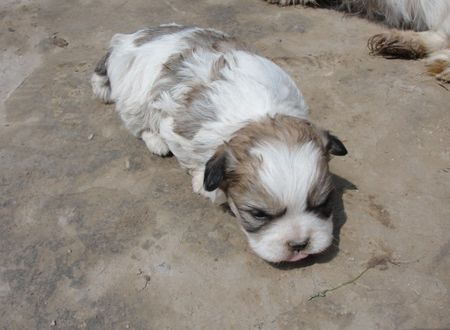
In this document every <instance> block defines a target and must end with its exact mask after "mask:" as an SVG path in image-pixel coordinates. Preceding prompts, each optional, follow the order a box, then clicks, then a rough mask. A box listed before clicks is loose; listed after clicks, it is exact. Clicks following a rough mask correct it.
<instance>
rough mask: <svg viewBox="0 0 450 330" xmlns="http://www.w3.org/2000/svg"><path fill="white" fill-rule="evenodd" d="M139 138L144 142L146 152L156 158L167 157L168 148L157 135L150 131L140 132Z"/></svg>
mask: <svg viewBox="0 0 450 330" xmlns="http://www.w3.org/2000/svg"><path fill="white" fill-rule="evenodd" d="M141 138H142V140H144V142H145V145H146V146H147V148H148V150H150V151H151V152H153V153H154V154H156V155H158V156H167V155H169V153H170V150H169V147H168V146H167V144H166V143H165V142H164V141H163V139H161V137H160V136H159V135H158V134H156V133H153V132H150V131H144V132H142V135H141Z"/></svg>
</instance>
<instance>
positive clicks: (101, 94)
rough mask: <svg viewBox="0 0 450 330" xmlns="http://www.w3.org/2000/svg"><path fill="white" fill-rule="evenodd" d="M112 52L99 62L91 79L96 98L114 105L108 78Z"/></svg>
mask: <svg viewBox="0 0 450 330" xmlns="http://www.w3.org/2000/svg"><path fill="white" fill-rule="evenodd" d="M109 55H110V52H109V51H108V52H107V53H106V54H105V55H104V56H103V57H102V58H101V59H100V61H99V62H98V64H97V66H96V67H95V71H94V73H93V74H92V77H91V85H92V91H93V92H94V94H95V96H97V97H98V98H99V99H101V100H102V101H103V102H104V103H112V102H113V100H112V99H111V84H110V81H109V77H108V71H107V63H108V59H109Z"/></svg>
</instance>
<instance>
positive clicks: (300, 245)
mask: <svg viewBox="0 0 450 330" xmlns="http://www.w3.org/2000/svg"><path fill="white" fill-rule="evenodd" d="M308 243H309V240H306V241H303V242H298V241H289V242H288V245H289V247H290V248H291V250H292V251H295V252H300V251H302V250H304V249H305V248H306V246H307V245H308Z"/></svg>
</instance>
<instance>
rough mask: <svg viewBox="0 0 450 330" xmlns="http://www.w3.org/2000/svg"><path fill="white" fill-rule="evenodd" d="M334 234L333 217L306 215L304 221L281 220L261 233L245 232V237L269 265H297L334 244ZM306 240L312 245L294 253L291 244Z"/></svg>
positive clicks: (299, 219) (298, 219)
mask: <svg viewBox="0 0 450 330" xmlns="http://www.w3.org/2000/svg"><path fill="white" fill-rule="evenodd" d="M276 221H277V220H276ZM332 231H333V224H332V221H331V218H330V219H327V220H324V219H319V218H317V217H315V216H314V215H310V214H305V215H304V216H303V217H302V218H296V219H280V220H278V223H277V222H275V223H274V224H273V225H272V226H269V227H268V228H266V229H263V230H262V231H261V232H257V233H248V232H246V235H247V238H248V242H249V245H250V247H251V248H252V250H253V251H254V252H255V253H256V255H258V256H259V257H260V258H262V259H264V260H266V261H268V262H271V263H279V262H296V261H299V260H302V259H305V258H307V257H308V256H310V255H313V254H318V253H321V252H323V251H325V250H326V249H327V248H328V247H329V246H330V245H331V243H332V240H333V234H332ZM306 237H308V239H309V243H308V245H307V246H306V248H305V249H304V250H302V251H293V250H292V249H291V248H290V247H289V243H288V242H289V241H303V240H304V239H306Z"/></svg>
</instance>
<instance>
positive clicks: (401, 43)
mask: <svg viewBox="0 0 450 330" xmlns="http://www.w3.org/2000/svg"><path fill="white" fill-rule="evenodd" d="M367 45H368V47H369V49H370V52H371V53H372V54H373V55H381V56H384V57H388V58H407V59H418V58H423V57H425V56H427V55H429V54H431V53H433V52H435V51H438V50H441V49H445V48H446V47H447V45H448V40H447V36H446V34H445V33H444V32H436V31H424V32H414V31H400V30H392V31H391V32H387V33H380V34H376V35H374V36H373V37H371V38H370V39H369V41H368V43H367Z"/></svg>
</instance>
